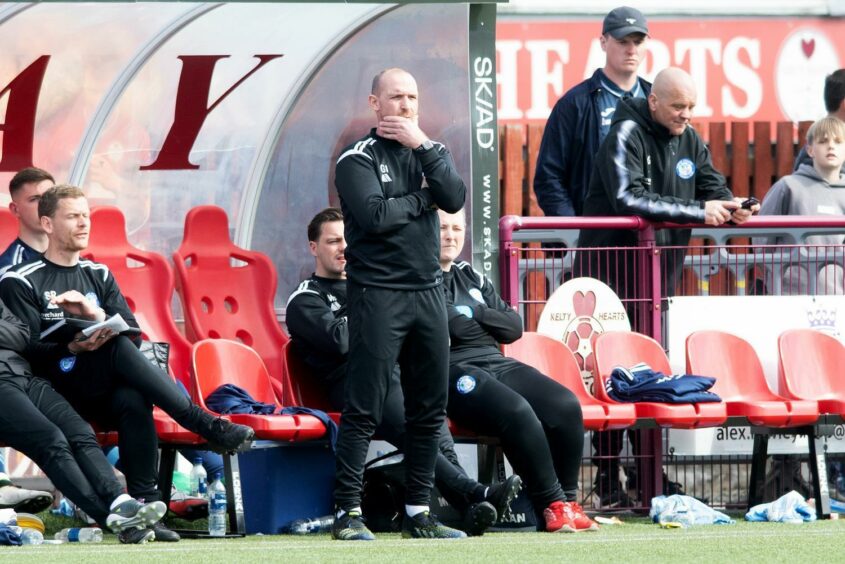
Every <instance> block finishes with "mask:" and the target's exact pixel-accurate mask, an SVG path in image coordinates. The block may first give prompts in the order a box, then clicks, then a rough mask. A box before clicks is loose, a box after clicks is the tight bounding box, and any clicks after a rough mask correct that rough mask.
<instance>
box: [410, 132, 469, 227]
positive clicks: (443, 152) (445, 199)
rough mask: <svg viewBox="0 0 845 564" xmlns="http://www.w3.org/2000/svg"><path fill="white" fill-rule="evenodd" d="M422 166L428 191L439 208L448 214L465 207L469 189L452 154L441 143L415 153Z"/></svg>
mask: <svg viewBox="0 0 845 564" xmlns="http://www.w3.org/2000/svg"><path fill="white" fill-rule="evenodd" d="M414 154H415V155H416V156H417V158H418V159H419V161H420V164H421V165H422V169H423V174H424V175H425V179H426V181H427V182H428V189H429V190H430V191H431V196H432V198H433V199H434V203H435V204H437V207H438V208H440V209H441V210H443V211H445V212H446V213H457V212H458V211H460V209H461V208H462V207H464V200H465V199H466V193H467V189H466V186H465V185H464V181H463V180H462V179H461V177H460V175H459V174H458V171H457V170H455V163H454V162H453V161H452V154H451V153H449V151H448V149H446V147H444V146H443V145H441V144H440V143H435V144H434V147H432V148H431V149H429V150H427V151H422V152H416V151H415V152H414Z"/></svg>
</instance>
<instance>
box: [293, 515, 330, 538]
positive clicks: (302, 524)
mask: <svg viewBox="0 0 845 564" xmlns="http://www.w3.org/2000/svg"><path fill="white" fill-rule="evenodd" d="M333 523H334V515H325V516H323V517H318V518H316V519H297V520H296V521H293V522H292V523H291V524H290V525H288V528H287V532H288V534H291V535H310V534H315V533H326V532H328V531H330V530H331V528H332V524H333Z"/></svg>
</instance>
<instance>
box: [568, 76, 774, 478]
mask: <svg viewBox="0 0 845 564" xmlns="http://www.w3.org/2000/svg"><path fill="white" fill-rule="evenodd" d="M695 102H696V88H695V84H694V83H693V81H692V77H690V75H689V74H687V73H686V72H685V71H683V70H681V69H678V68H672V67H670V68H667V69H665V70H663V71H661V72H660V73H659V74H658V75H657V77H656V78H655V80H654V86H653V87H652V90H651V93H650V94H649V96H648V98H647V99H645V100H642V99H628V100H622V101H620V102H619V104H618V106H617V107H616V112H615V114H614V118H613V124H612V125H611V129H610V133H609V134H608V136H607V138H606V139H605V140H604V142H603V143H602V145H601V147H600V148H599V152H598V155H597V156H596V162H595V166H594V168H593V175H592V179H591V181H590V188H589V191H588V193H587V199H586V201H585V202H584V215H585V216H630V215H635V216H640V217H643V218H645V219H648V220H650V221H657V222H674V223H690V224H706V225H712V226H718V225H723V224H724V223H726V222H728V221H732V222H733V223H736V224H739V223H744V222H745V221H747V220H748V218H749V217H751V215H752V213H753V212H756V211H757V210H759V209H760V206H759V204H755V205H753V206H751V207H750V209H743V208H742V207H741V204H742V201H743V198H736V197H734V195H733V194H732V193H731V191H730V189H728V187H727V185H726V184H727V182H726V180H725V177H724V176H722V174H721V173H719V171H717V170H716V169H714V168H713V163H712V160H711V158H710V151H709V150H708V149H707V146H706V145H705V144H704V141H703V140H702V139H701V137H699V136H698V134H697V133H696V132H695V130H694V129H692V128H691V127H690V125H689V122H690V119H691V117H692V110H693V108H694V107H695ZM689 239H690V230H689V229H664V230H661V231H658V232H657V234H656V243H657V244H658V245H660V246H668V247H672V249H666V250H664V252H663V256H662V259H661V267H662V274H661V279H662V284H663V286H662V287H663V293H664V295H672V294H674V289H675V285H676V283H677V281H678V277H679V275H680V273H681V269H682V268H683V265H684V256H685V255H686V246H687V245H688V244H689ZM637 245H638V239H637V232H636V231H630V230H611V229H602V230H597V229H584V230H582V231H581V237H580V243H579V246H581V247H622V248H624V247H636V246H637ZM603 254H604V253H599V252H585V253H582V256H581V257H579V258H576V265H575V266H576V269H577V270H579V271H580V273H581V275H583V276H592V277H594V278H599V279H601V280H603V281H604V282H606V283H607V284H609V285H610V286H611V287H612V288H613V289H614V290H615V291H616V293H617V294H618V295H619V296H620V297H621V298H622V299H623V300H630V299H631V298H635V297H641V296H637V287H636V284H637V276H638V275H639V274H640V273H639V272H638V269H637V261H636V258H637V257H636V253H634V252H625V253H623V254H622V256H623V258H621V259H620V258H619V255H616V254H615V253H608V256H607V257H603V256H598V255H603ZM628 303H629V315H631V308H630V304H632V303H636V302H628ZM632 317H633V316H632ZM634 319H635V321H636V318H634ZM635 329H636V327H635ZM596 436H598V434H597V435H596ZM593 444H594V446H595V447H596V450H597V452H598V453H599V454H601V455H603V456H605V457H607V456H614V455H618V454H619V451H620V450H621V448H622V431H608V432H607V433H604V434H603V440H602V441H601V444H597V441H596V440H595V439H594V441H593ZM618 473H619V461H618V459H617V458H604V459H603V460H602V463H600V464H599V474H598V477H597V479H596V483H597V484H598V486H599V489H600V490H603V489H612V488H616V487H618V485H617V480H616V476H617V475H618ZM668 493H672V492H668Z"/></svg>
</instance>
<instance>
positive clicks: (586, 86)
mask: <svg viewBox="0 0 845 564" xmlns="http://www.w3.org/2000/svg"><path fill="white" fill-rule="evenodd" d="M601 33H602V35H601V38H600V41H601V48H602V51H604V52H605V55H606V58H605V65H604V68H600V69H596V72H594V73H593V76H591V77H590V78H588V79H587V80H585V81H584V82H582V83H580V84H578V85H577V86H575V87H573V88H571V89H570V90H569V91H568V92H567V93H566V94H565V95H564V96H563V97H562V98H561V99H560V100H558V102H557V104H555V107H554V109H552V113H551V115H549V120H548V121H547V122H546V130H545V132H544V133H543V142H542V144H541V145H540V154H539V156H538V158H537V171H536V174H535V176H534V192H535V193H536V194H537V203H538V204H539V205H540V208H541V209H542V210H543V213H544V214H545V215H547V216H575V215H581V214H582V209H583V204H584V198H585V196H586V195H587V187H588V186H589V184H590V173H591V172H592V170H593V159H594V157H595V154H596V152H597V151H598V149H599V145H601V142H602V141H604V138H605V137H606V136H607V132H608V131H609V130H610V121H611V119H613V112H614V111H616V103H617V102H618V101H619V100H621V99H622V98H645V97H646V96H648V94H649V92H651V84H650V83H648V82H647V81H645V80H643V79H642V78H639V77H637V69H639V67H640V63H641V62H642V60H643V56H644V54H645V40H646V37H648V24H647V23H646V19H645V16H643V15H642V13H640V11H639V10H636V9H634V8H629V7H627V6H621V7H619V8H616V9H614V10H612V11H611V12H610V13H608V14H607V16H605V18H604V25H603V26H602V32H601Z"/></svg>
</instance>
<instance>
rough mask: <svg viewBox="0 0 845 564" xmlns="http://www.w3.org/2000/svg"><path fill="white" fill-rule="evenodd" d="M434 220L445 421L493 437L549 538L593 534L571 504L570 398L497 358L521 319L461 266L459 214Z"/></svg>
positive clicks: (576, 419) (573, 418) (575, 418)
mask: <svg viewBox="0 0 845 564" xmlns="http://www.w3.org/2000/svg"><path fill="white" fill-rule="evenodd" d="M438 214H439V215H440V267H441V268H442V269H443V284H444V286H445V287H446V302H447V304H448V315H449V340H450V352H449V407H448V409H447V413H448V415H449V417H450V418H451V419H452V420H453V421H455V422H456V423H458V424H459V425H461V426H463V427H466V428H468V429H471V430H473V431H475V432H477V433H479V434H483V435H490V436H494V437H499V440H501V442H502V448H503V449H504V451H505V454H506V455H507V456H508V459H509V460H510V462H511V464H512V465H513V467H514V470H515V471H516V472H518V473H519V474H520V475H521V476H523V477H524V479H525V486H526V487H527V488H528V494H529V495H530V496H531V501H532V503H533V504H534V509H535V511H537V512H540V511H542V513H543V519H544V520H545V529H546V530H547V531H549V532H566V533H575V532H580V531H595V530H598V525H597V524H596V523H595V522H594V521H593V520H592V519H590V518H589V517H587V516H586V515H585V514H584V511H583V509H581V506H580V505H579V504H578V502H577V501H576V495H577V490H578V472H579V470H580V468H581V451H582V449H583V446H584V423H583V420H582V416H581V404H580V403H579V402H578V398H576V397H575V394H573V393H572V392H570V391H569V390H568V389H566V388H565V387H564V386H562V385H560V384H558V383H557V382H555V381H554V380H552V379H551V378H549V377H547V376H545V375H544V374H542V373H540V372H538V371H537V370H536V369H534V368H532V367H531V366H528V365H526V364H523V363H521V362H519V361H517V360H514V359H512V358H506V357H505V356H503V355H502V352H501V350H500V348H499V344H500V343H512V342H514V341H516V340H517V339H519V338H520V337H521V336H522V319H521V318H520V317H519V314H518V313H516V312H515V311H514V310H513V309H511V308H510V307H509V306H508V305H507V304H506V303H505V302H504V301H503V300H502V298H500V297H499V295H498V294H497V293H496V289H495V288H494V287H493V284H492V283H491V282H490V280H488V279H487V278H486V277H485V276H483V275H482V274H480V273H478V272H477V271H475V270H473V268H472V266H471V265H470V264H469V263H467V262H462V261H461V262H457V263H456V262H454V261H455V260H456V259H457V258H458V257H459V256H460V254H461V250H462V249H463V247H464V231H465V229H466V219H465V217H464V212H463V211H460V212H458V213H455V214H448V213H445V212H444V211H442V210H441V211H439V212H438Z"/></svg>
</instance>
